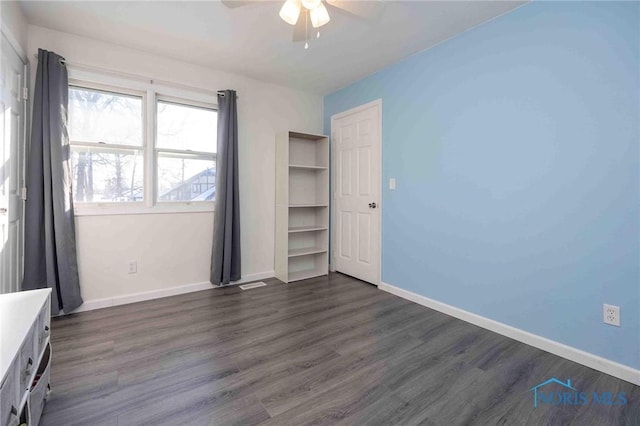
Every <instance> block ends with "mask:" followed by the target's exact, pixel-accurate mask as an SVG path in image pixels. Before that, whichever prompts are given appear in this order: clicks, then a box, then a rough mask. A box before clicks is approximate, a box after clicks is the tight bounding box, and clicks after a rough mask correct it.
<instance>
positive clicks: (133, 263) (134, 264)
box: [129, 260, 138, 274]
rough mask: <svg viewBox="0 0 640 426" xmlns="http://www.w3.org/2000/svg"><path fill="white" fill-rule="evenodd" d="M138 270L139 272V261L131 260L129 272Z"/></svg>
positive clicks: (133, 272)
mask: <svg viewBox="0 0 640 426" xmlns="http://www.w3.org/2000/svg"><path fill="white" fill-rule="evenodd" d="M136 272H138V261H137V260H132V261H131V262H129V273H130V274H135V273H136Z"/></svg>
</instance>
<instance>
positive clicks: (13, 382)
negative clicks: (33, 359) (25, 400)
mask: <svg viewBox="0 0 640 426" xmlns="http://www.w3.org/2000/svg"><path fill="white" fill-rule="evenodd" d="M17 365H18V362H17V360H15V361H13V363H12V364H11V366H10V367H9V370H8V372H7V377H6V378H5V380H4V381H3V382H2V384H1V385H0V425H1V426H6V425H11V426H13V425H16V424H17V421H18V408H19V407H18V404H20V395H22V393H20V392H19V390H18V386H19V384H18V371H17V368H16V366H17Z"/></svg>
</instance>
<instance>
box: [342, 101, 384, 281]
mask: <svg viewBox="0 0 640 426" xmlns="http://www.w3.org/2000/svg"><path fill="white" fill-rule="evenodd" d="M381 108H382V105H381V103H380V101H375V102H372V103H369V104H366V105H363V106H361V107H358V108H355V109H352V110H349V111H345V112H343V113H341V114H337V115H334V116H333V117H332V118H331V135H332V140H333V147H332V149H333V152H334V157H333V158H334V163H333V164H334V172H335V174H334V176H335V181H334V197H335V198H334V205H335V208H334V220H335V222H334V223H335V227H334V246H333V253H334V256H333V259H334V262H335V269H336V270H337V271H339V272H343V273H345V274H347V275H351V276H353V277H356V278H359V279H361V280H363V281H367V282H370V283H372V284H376V285H377V284H379V283H380V187H381V181H380V178H381V175H380V173H381V171H380V156H381V143H382V141H381V127H382V126H381V117H382V114H381V112H382V111H381Z"/></svg>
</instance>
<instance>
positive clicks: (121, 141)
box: [69, 82, 218, 214]
mask: <svg viewBox="0 0 640 426" xmlns="http://www.w3.org/2000/svg"><path fill="white" fill-rule="evenodd" d="M149 102H150V103H149ZM217 116H218V114H217V111H216V110H215V108H214V107H213V106H212V105H210V104H205V103H202V102H200V101H187V100H183V99H181V98H173V97H172V98H169V97H166V96H163V95H161V94H158V93H156V92H155V91H154V90H149V89H148V88H147V89H146V90H144V91H142V90H141V91H132V90H128V89H114V88H105V87H103V86H97V85H93V84H82V83H78V84H76V83H75V82H74V84H72V85H71V86H70V87H69V139H70V145H71V167H72V175H73V198H74V202H75V203H76V206H78V207H79V209H80V210H82V209H83V206H84V207H87V206H95V207H99V208H102V209H104V208H106V209H107V210H108V208H109V207H108V206H109V205H112V206H114V205H119V206H123V205H131V206H138V207H140V208H142V209H151V210H154V211H170V210H171V209H174V210H172V211H175V208H178V207H177V206H179V205H182V206H183V207H184V208H185V209H187V210H189V209H193V208H196V207H194V206H195V205H198V204H200V205H202V206H203V207H202V208H197V209H211V208H212V206H213V204H212V201H213V200H214V197H215V178H216V167H215V164H216V163H215V159H216V147H217ZM149 123H154V126H155V128H150V129H149V131H147V129H148V124H149ZM207 202H208V203H207ZM162 206H164V207H162ZM171 206H173V207H171ZM204 206H208V207H204ZM133 208H135V207H133ZM112 211H114V210H113V209H112ZM145 211H146V210H145ZM90 214H91V213H90ZM98 214H101V213H98Z"/></svg>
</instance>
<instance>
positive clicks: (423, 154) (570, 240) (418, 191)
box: [324, 2, 640, 368]
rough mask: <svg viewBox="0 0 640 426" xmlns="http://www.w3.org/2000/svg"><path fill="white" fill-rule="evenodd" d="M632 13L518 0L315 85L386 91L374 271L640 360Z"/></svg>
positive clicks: (356, 97)
mask: <svg viewBox="0 0 640 426" xmlns="http://www.w3.org/2000/svg"><path fill="white" fill-rule="evenodd" d="M639 17H640V4H638V3H636V2H633V3H630V2H627V3H616V2H607V3H596V2H558V3H552V2H539V3H532V4H528V5H526V6H524V7H521V8H519V9H517V10H515V11H513V12H511V13H509V14H507V15H505V16H502V17H500V18H498V19H495V20H493V21H491V22H489V23H486V24H484V25H482V26H480V27H477V28H475V29H473V30H471V31H468V32H466V33H464V34H461V35H459V36H458V37H456V38H454V39H451V40H449V41H447V42H445V43H442V44H440V45H438V46H436V47H434V48H432V49H430V50H427V51H424V52H421V53H419V54H417V55H414V56H412V57H410V58H408V59H405V60H403V61H401V62H398V63H396V64H394V65H392V66H390V67H388V68H386V69H384V70H382V71H380V72H378V73H376V74H374V75H372V76H370V77H368V78H365V79H364V80H361V81H359V82H357V83H355V84H353V85H351V86H349V87H346V88H344V89H342V90H340V91H338V92H336V93H333V94H331V95H329V96H327V97H325V100H324V102H325V112H324V114H325V117H324V118H325V131H326V132H329V130H330V117H331V115H333V114H336V113H338V112H342V111H344V110H346V109H349V108H352V107H354V106H357V105H360V104H363V103H365V102H369V101H372V100H374V99H378V98H382V100H383V104H382V108H383V124H382V125H383V166H382V169H383V181H384V182H385V185H384V189H383V194H382V202H383V215H382V224H383V226H382V247H383V254H382V277H383V281H384V282H386V283H389V284H392V285H395V286H398V287H401V288H404V289H407V290H410V291H412V292H415V293H418V294H421V295H424V296H427V297H429V298H432V299H435V300H438V301H441V302H444V303H447V304H450V305H453V306H457V307H459V308H462V309H465V310H467V311H470V312H474V313H476V314H479V315H482V316H485V317H488V318H491V319H494V320H497V321H500V322H503V323H505V324H509V325H511V326H513V327H517V328H520V329H522V330H526V331H529V332H531V333H534V334H537V335H540V336H544V337H547V338H549V339H552V340H555V341H558V342H562V343H564V344H567V345H570V346H573V347H575V348H578V349H581V350H584V351H587V352H590V353H593V354H596V355H599V356H602V357H605V358H608V359H610V360H613V361H617V362H619V363H622V364H626V365H629V366H631V367H635V368H640V243H639V241H640V222H639V220H640V219H639V218H640V208H639V201H640V198H639V195H640V191H639V189H640V176H639V160H640V158H639V143H640V123H639V117H640V108H639V104H640V81H639V79H640V77H639V76H640V53H639V51H640V29H639V28H640V25H639V24H638V23H639ZM390 177H395V178H397V182H398V183H397V185H398V186H397V189H396V190H395V191H390V190H389V189H388V185H387V182H388V179H389V178H390ZM603 303H609V304H614V305H618V306H620V307H621V317H622V327H620V328H617V327H612V326H608V325H605V324H603V322H602V304H603Z"/></svg>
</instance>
